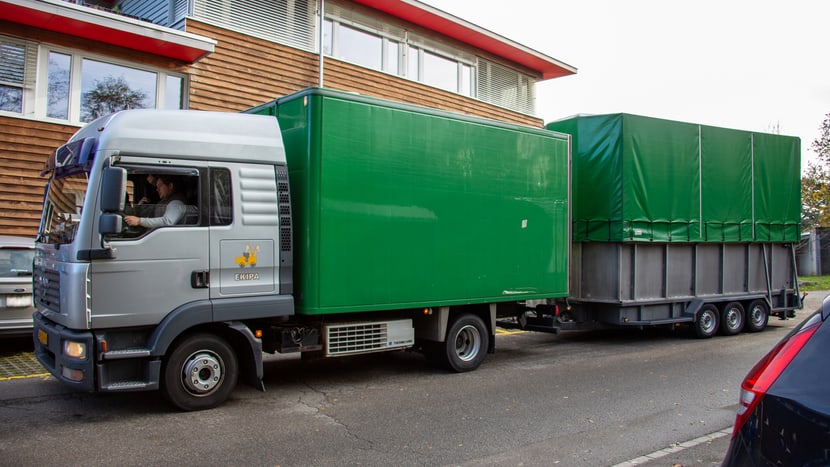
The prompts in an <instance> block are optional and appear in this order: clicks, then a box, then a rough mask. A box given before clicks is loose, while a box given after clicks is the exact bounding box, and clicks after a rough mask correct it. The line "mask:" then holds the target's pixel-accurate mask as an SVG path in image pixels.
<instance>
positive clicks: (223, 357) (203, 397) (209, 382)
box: [163, 334, 239, 410]
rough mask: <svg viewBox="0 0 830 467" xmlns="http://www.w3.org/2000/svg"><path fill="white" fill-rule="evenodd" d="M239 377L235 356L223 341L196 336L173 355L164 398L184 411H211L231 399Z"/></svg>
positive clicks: (167, 364)
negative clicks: (229, 397)
mask: <svg viewBox="0 0 830 467" xmlns="http://www.w3.org/2000/svg"><path fill="white" fill-rule="evenodd" d="M238 376H239V367H238V365H237V360H236V354H235V353H234V351H233V348H232V347H231V346H230V345H229V344H228V343H227V342H226V341H225V340H224V339H222V338H220V337H218V336H214V335H211V334H195V335H192V336H190V337H187V338H185V339H184V340H183V341H181V342H180V343H179V344H177V345H176V347H175V348H174V349H173V350H172V352H170V356H169V357H168V358H167V360H166V362H165V366H164V372H163V378H164V380H163V388H164V395H165V396H166V397H167V399H168V400H169V401H170V402H172V403H173V405H175V406H176V407H178V408H180V409H182V410H203V409H211V408H213V407H216V406H218V405H220V404H221V403H223V402H225V400H226V399H227V398H228V396H230V394H231V392H233V389H234V388H235V387H236V381H237V378H238Z"/></svg>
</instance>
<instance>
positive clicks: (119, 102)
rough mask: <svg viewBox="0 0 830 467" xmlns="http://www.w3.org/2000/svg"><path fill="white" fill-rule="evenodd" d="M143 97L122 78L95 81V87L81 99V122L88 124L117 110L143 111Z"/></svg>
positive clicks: (111, 77) (109, 77)
mask: <svg viewBox="0 0 830 467" xmlns="http://www.w3.org/2000/svg"><path fill="white" fill-rule="evenodd" d="M145 97H146V94H145V93H144V92H142V91H140V90H132V89H130V85H129V83H127V80H126V79H124V77H118V78H116V77H114V76H107V77H106V78H104V79H102V80H100V81H99V80H95V86H94V87H93V88H92V90H91V91H89V92H86V93H84V95H83V98H82V99H81V120H82V121H84V122H89V121H92V120H94V119H96V118H98V117H102V116H104V115H107V114H110V113H113V112H117V111H119V110H126V109H143V108H144V104H143V101H144V98H145Z"/></svg>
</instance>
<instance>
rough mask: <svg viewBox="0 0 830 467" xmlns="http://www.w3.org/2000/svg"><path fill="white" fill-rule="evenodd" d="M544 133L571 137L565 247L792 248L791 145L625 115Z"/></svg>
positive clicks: (794, 181) (796, 213) (577, 120)
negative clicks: (767, 244)
mask: <svg viewBox="0 0 830 467" xmlns="http://www.w3.org/2000/svg"><path fill="white" fill-rule="evenodd" d="M547 128H548V129H550V130H555V131H560V132H563V133H568V134H570V135H572V137H573V239H574V241H610V242H619V241H650V242H752V241H772V242H792V241H798V240H799V235H800V232H799V226H800V217H801V212H800V207H801V205H800V202H801V201H800V189H801V188H800V181H801V180H800V170H801V169H800V158H801V143H800V140H799V139H798V138H795V137H791V136H782V135H772V134H764V133H753V132H748V131H741V130H733V129H726V128H717V127H712V126H705V125H698V124H693V123H685V122H677V121H670V120H662V119H657V118H650V117H642V116H637V115H630V114H612V115H596V116H577V117H573V118H569V119H566V120H562V121H558V122H553V123H550V124H548V125H547Z"/></svg>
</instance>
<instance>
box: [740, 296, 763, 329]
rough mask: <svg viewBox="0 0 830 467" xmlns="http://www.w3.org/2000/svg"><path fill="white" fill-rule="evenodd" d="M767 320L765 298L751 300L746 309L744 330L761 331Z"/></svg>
mask: <svg viewBox="0 0 830 467" xmlns="http://www.w3.org/2000/svg"><path fill="white" fill-rule="evenodd" d="M768 322H769V307H768V306H767V302H766V300H763V299H758V300H753V301H752V302H751V303H750V304H749V307H747V309H746V327H745V329H746V331H747V332H761V331H763V330H764V329H765V328H766V327H767V323H768Z"/></svg>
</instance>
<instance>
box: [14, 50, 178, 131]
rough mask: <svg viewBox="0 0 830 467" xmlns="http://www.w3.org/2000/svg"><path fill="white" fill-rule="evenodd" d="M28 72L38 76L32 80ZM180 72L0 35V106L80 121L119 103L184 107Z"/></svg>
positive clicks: (109, 110)
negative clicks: (40, 77)
mask: <svg viewBox="0 0 830 467" xmlns="http://www.w3.org/2000/svg"><path fill="white" fill-rule="evenodd" d="M34 76H43V77H45V78H44V79H39V80H38V81H37V83H36V85H35V83H34V78H33V77H34ZM186 86H187V80H186V79H185V75H179V74H174V73H170V72H168V71H166V70H159V69H152V68H146V67H141V66H139V65H136V64H129V63H118V62H115V61H113V60H108V59H106V58H102V57H95V56H89V55H86V54H82V53H80V52H77V51H72V50H66V49H58V48H53V47H51V46H45V45H41V46H40V47H38V46H37V45H36V44H32V45H26V44H24V43H22V42H21V43H19V44H18V43H16V42H14V41H13V40H12V39H9V40H6V39H5V38H4V37H2V36H0V111H5V112H14V113H18V114H24V115H27V116H32V117H35V118H53V119H58V120H65V121H69V122H74V123H85V122H89V121H92V120H94V119H95V118H97V117H100V116H103V115H106V114H109V113H112V112H115V111H118V110H124V109H139V108H163V109H181V108H186V106H187V101H186Z"/></svg>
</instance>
